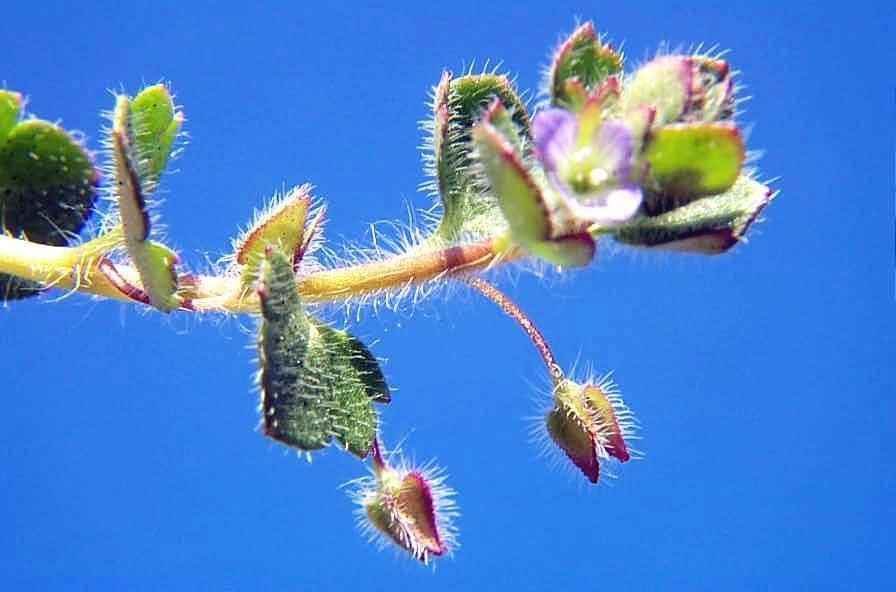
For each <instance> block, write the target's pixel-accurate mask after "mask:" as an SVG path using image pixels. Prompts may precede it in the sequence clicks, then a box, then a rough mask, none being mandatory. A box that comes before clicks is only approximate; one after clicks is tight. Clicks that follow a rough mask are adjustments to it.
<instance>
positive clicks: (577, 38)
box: [547, 22, 623, 111]
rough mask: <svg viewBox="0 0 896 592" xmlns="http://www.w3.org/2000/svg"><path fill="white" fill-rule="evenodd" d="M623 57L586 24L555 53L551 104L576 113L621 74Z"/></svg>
mask: <svg viewBox="0 0 896 592" xmlns="http://www.w3.org/2000/svg"><path fill="white" fill-rule="evenodd" d="M622 61H623V59H622V54H621V53H619V52H617V51H616V50H614V49H613V47H612V46H610V44H608V43H607V44H605V43H603V42H602V40H601V38H600V36H598V35H597V33H595V31H594V25H592V24H591V23H590V22H589V23H585V24H584V25H582V26H580V27H579V28H578V29H576V30H575V31H573V32H572V34H570V36H569V37H567V38H566V39H565V40H564V41H563V42H562V43H561V44H560V45H559V46H558V47H557V49H556V50H555V51H554V56H553V58H552V59H551V65H550V68H549V69H548V80H547V86H548V90H549V95H550V100H551V104H552V105H554V106H555V107H562V108H565V109H570V110H572V111H577V110H578V109H579V108H581V106H582V105H583V104H584V102H585V100H586V99H587V97H588V96H589V95H590V94H591V93H592V92H593V91H594V90H595V89H596V88H597V87H598V86H599V85H600V84H601V83H602V82H604V80H605V79H607V78H608V77H610V76H614V75H618V74H621V73H622Z"/></svg>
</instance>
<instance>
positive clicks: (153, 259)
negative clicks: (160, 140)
mask: <svg viewBox="0 0 896 592" xmlns="http://www.w3.org/2000/svg"><path fill="white" fill-rule="evenodd" d="M131 108H132V104H131V101H130V100H129V99H128V98H127V97H125V96H121V95H119V96H118V97H117V99H116V103H115V112H114V115H113V122H112V133H111V142H112V153H113V156H114V158H115V169H114V171H115V180H116V191H117V193H118V212H119V216H120V219H121V224H122V227H123V229H124V244H125V248H126V249H127V252H128V256H129V257H130V258H131V261H133V263H134V266H135V267H136V268H137V272H138V273H139V275H140V282H141V284H142V289H143V291H144V292H145V294H146V296H147V297H148V299H149V303H150V304H151V305H152V306H153V307H155V308H156V309H158V310H160V311H162V312H171V311H173V310H176V309H177V308H179V307H180V304H181V300H180V298H178V297H177V288H178V283H177V272H176V271H175V265H176V264H177V262H178V257H177V255H176V254H175V253H174V252H173V251H172V250H171V249H169V248H168V247H166V246H164V245H162V244H160V243H156V242H153V241H150V240H148V239H149V233H150V224H151V218H150V214H149V205H148V204H147V202H146V198H145V195H146V185H147V183H149V184H150V185H151V184H152V181H145V180H147V179H151V177H147V176H146V175H145V174H141V172H140V170H141V164H140V162H139V160H138V157H137V156H136V154H137V153H138V152H139V151H137V150H135V148H134V142H136V141H137V140H136V139H135V137H136V136H135V135H134V133H133V132H134V126H133V122H134V117H133V112H132V111H131Z"/></svg>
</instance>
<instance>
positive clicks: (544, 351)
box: [465, 277, 563, 380]
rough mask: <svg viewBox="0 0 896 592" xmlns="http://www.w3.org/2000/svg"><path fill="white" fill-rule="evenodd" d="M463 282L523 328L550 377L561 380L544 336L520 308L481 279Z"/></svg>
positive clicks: (469, 279)
mask: <svg viewBox="0 0 896 592" xmlns="http://www.w3.org/2000/svg"><path fill="white" fill-rule="evenodd" d="M465 281H466V282H467V283H468V284H470V285H471V286H473V288H475V289H476V290H477V291H478V292H479V293H480V294H482V295H483V296H485V297H486V298H488V299H489V300H491V301H492V302H494V303H495V304H497V305H498V306H499V307H500V308H501V310H503V311H504V312H505V313H507V316H509V317H510V318H512V319H513V320H514V321H516V322H517V323H519V325H520V327H522V328H523V331H525V332H526V335H528V336H529V339H531V340H532V344H533V345H534V346H535V349H537V350H538V353H540V354H541V359H543V360H544V364H545V366H547V368H548V372H550V374H551V377H553V378H554V379H555V380H559V379H561V378H563V371H562V370H561V369H560V366H558V365H557V360H556V359H555V358H554V353H553V352H552V351H551V348H550V346H548V342H547V340H546V339H545V338H544V335H542V334H541V331H539V330H538V327H536V326H535V324H534V323H533V322H532V321H531V320H530V319H529V317H527V316H526V313H524V312H523V311H522V310H520V308H519V307H518V306H517V305H516V304H515V303H514V302H513V301H512V300H511V299H510V298H508V297H507V295H506V294H504V293H503V292H501V291H500V290H498V289H497V288H496V287H494V286H493V285H491V284H490V283H488V282H487V281H485V280H483V279H482V278H478V277H469V278H465Z"/></svg>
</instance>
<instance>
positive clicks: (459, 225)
mask: <svg viewBox="0 0 896 592" xmlns="http://www.w3.org/2000/svg"><path fill="white" fill-rule="evenodd" d="M495 99H498V100H500V102H501V104H502V105H503V106H504V107H505V109H506V110H507V112H508V113H509V114H510V121H509V122H508V127H507V128H506V131H507V133H509V134H512V135H514V136H515V137H516V139H515V143H518V144H519V146H520V147H521V150H522V151H523V153H524V154H525V155H527V156H528V153H529V150H530V148H529V146H530V145H531V141H532V137H531V132H530V130H529V115H528V113H527V112H526V107H525V105H524V104H523V103H522V101H521V100H520V98H519V96H517V94H516V91H515V90H514V88H513V85H512V84H511V83H510V80H508V79H507V77H506V76H499V75H496V74H479V75H470V76H461V77H460V78H452V77H451V75H450V74H449V73H447V72H446V73H445V74H444V75H443V76H442V80H441V81H440V83H439V85H438V87H436V90H435V97H434V101H433V137H432V155H431V158H432V163H431V164H432V171H431V172H432V174H433V175H434V176H435V178H436V187H437V189H438V193H439V196H440V198H441V204H442V218H441V220H440V222H439V226H438V227H437V229H436V231H435V235H434V236H435V238H436V239H437V240H441V241H446V242H450V241H453V240H456V239H458V238H460V237H462V236H464V235H467V234H474V235H483V236H494V235H496V234H499V233H500V232H501V230H502V229H503V228H504V227H505V223H504V220H503V217H502V216H501V213H500V212H499V211H498V209H497V204H496V203H495V201H494V199H492V198H490V197H489V196H488V195H487V194H486V193H485V191H484V190H483V188H482V187H481V186H479V184H478V183H477V181H476V179H475V175H474V162H473V157H472V129H473V125H474V124H475V123H476V122H477V121H478V120H479V119H480V118H481V117H482V115H483V113H484V112H485V110H486V108H487V107H488V106H489V105H490V104H491V103H492V102H493V101H494V100H495Z"/></svg>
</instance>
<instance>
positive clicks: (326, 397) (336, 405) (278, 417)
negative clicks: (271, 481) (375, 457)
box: [259, 249, 390, 458]
mask: <svg viewBox="0 0 896 592" xmlns="http://www.w3.org/2000/svg"><path fill="white" fill-rule="evenodd" d="M262 269H263V271H262V276H263V284H262V288H261V289H260V292H259V293H260V296H261V303H262V316H263V322H262V328H261V336H260V338H259V360H260V363H261V369H262V370H261V375H260V382H261V387H262V404H261V408H262V411H263V422H264V433H265V434H266V435H268V436H270V437H272V438H274V439H275V440H278V441H280V442H283V443H284V444H287V445H289V446H293V447H296V448H299V449H300V450H315V449H318V448H322V447H324V446H326V445H327V444H328V443H329V442H330V439H331V437H335V438H336V439H337V440H339V442H340V443H341V444H342V445H343V447H345V448H346V449H347V450H348V451H349V452H351V453H352V454H354V455H356V456H358V457H361V458H364V457H365V456H366V455H367V452H368V450H369V449H370V447H371V445H372V443H373V439H374V437H375V436H376V428H377V416H376V412H375V411H374V409H373V403H374V402H379V403H386V402H388V401H389V400H390V397H389V389H388V387H387V386H386V380H385V378H384V377H383V374H382V371H381V370H380V367H379V364H378V363H377V361H376V358H374V357H373V354H371V353H370V350H369V349H368V348H367V347H366V346H365V345H364V344H363V343H361V342H360V341H359V340H358V339H357V338H355V337H353V336H352V335H350V334H348V333H347V332H345V331H341V330H338V329H334V328H332V327H330V326H328V325H326V324H324V323H322V322H321V321H319V320H317V319H314V318H312V317H310V316H309V315H308V314H307V313H306V312H305V311H304V309H303V307H302V305H301V302H300V300H299V296H298V292H297V291H296V287H295V276H294V273H293V269H292V263H291V260H290V258H289V257H287V256H286V255H284V254H283V253H282V252H281V251H279V250H278V249H272V250H271V251H270V252H269V253H268V255H267V256H266V258H265V263H264V265H263V266H262Z"/></svg>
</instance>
